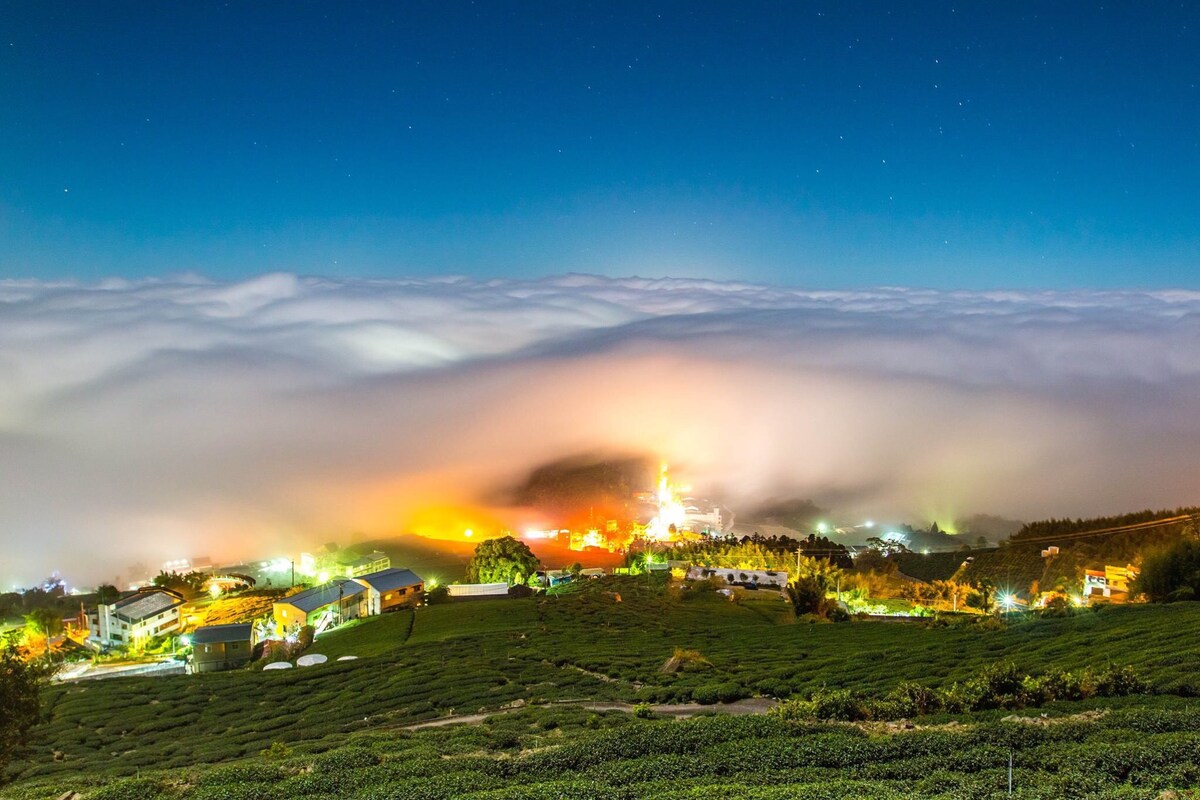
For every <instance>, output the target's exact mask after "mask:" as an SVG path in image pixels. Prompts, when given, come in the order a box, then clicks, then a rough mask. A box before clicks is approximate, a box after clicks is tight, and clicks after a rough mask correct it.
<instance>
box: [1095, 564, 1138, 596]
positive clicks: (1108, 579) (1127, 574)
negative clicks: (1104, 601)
mask: <svg viewBox="0 0 1200 800" xmlns="http://www.w3.org/2000/svg"><path fill="white" fill-rule="evenodd" d="M1137 574H1138V570H1137V567H1134V566H1133V565H1132V564H1127V565H1126V566H1124V567H1118V566H1113V565H1111V564H1106V565H1105V567H1104V569H1102V570H1101V569H1085V570H1084V571H1083V597H1084V600H1087V599H1088V598H1093V597H1104V598H1108V599H1109V600H1117V601H1123V600H1127V599H1128V598H1129V584H1130V582H1131V581H1132V580H1133V579H1134V578H1136V577H1137Z"/></svg>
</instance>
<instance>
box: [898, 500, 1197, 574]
mask: <svg viewBox="0 0 1200 800" xmlns="http://www.w3.org/2000/svg"><path fill="white" fill-rule="evenodd" d="M1197 513H1200V512H1198V511H1197V509H1194V508H1184V509H1177V510H1174V511H1170V510H1167V511H1143V512H1138V513H1136V514H1126V515H1122V516H1119V517H1100V518H1095V519H1077V520H1044V521H1041V522H1031V523H1028V524H1027V525H1025V526H1024V527H1023V528H1022V529H1021V530H1020V531H1019V532H1018V533H1017V534H1015V535H1014V536H1013V538H1012V539H1010V540H1008V541H1006V542H1003V543H1002V544H1001V545H1000V546H999V547H992V548H984V549H976V550H959V551H955V552H952V553H930V554H928V555H925V554H921V553H904V554H900V555H895V556H892V560H893V561H895V562H896V564H897V566H898V567H899V569H900V571H901V572H903V573H904V574H906V575H910V576H912V577H914V578H918V579H920V580H926V581H932V580H946V579H948V578H951V577H957V578H958V579H960V580H965V581H968V582H971V583H977V582H979V581H981V580H985V579H986V580H990V581H991V582H992V583H993V584H994V585H996V586H998V587H1002V588H1005V589H1009V590H1011V591H1015V592H1020V593H1022V594H1026V595H1027V594H1028V593H1029V592H1031V590H1032V589H1033V588H1034V587H1035V586H1036V587H1037V588H1038V589H1039V590H1040V591H1048V590H1051V589H1055V588H1058V587H1061V588H1063V589H1066V590H1068V591H1078V588H1079V585H1080V581H1081V580H1082V578H1083V571H1084V570H1085V569H1103V568H1104V565H1105V564H1112V565H1118V566H1124V565H1125V564H1137V563H1139V562H1140V560H1141V557H1142V555H1143V554H1144V553H1147V552H1149V551H1151V550H1155V549H1158V548H1162V547H1165V546H1167V545H1168V544H1170V543H1171V542H1173V541H1175V540H1177V539H1178V538H1179V537H1180V536H1182V535H1185V532H1186V531H1187V530H1189V526H1190V525H1191V524H1192V523H1191V520H1190V519H1189V515H1195V514H1197ZM1051 546H1056V547H1058V548H1059V552H1058V554H1057V555H1052V556H1045V557H1044V556H1043V555H1042V551H1043V550H1045V549H1048V548H1050V547H1051ZM967 559H970V562H969V563H965V565H964V562H966V561H967Z"/></svg>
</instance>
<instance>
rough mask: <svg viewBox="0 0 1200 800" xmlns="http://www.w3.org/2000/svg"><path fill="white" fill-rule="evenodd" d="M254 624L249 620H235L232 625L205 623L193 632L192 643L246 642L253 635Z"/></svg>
mask: <svg viewBox="0 0 1200 800" xmlns="http://www.w3.org/2000/svg"><path fill="white" fill-rule="evenodd" d="M253 634H254V625H253V624H251V623H249V622H235V623H232V624H230V625H204V626H203V627H200V628H196V630H195V632H194V633H192V644H222V643H224V642H244V641H248V640H250V639H251V638H252V637H253Z"/></svg>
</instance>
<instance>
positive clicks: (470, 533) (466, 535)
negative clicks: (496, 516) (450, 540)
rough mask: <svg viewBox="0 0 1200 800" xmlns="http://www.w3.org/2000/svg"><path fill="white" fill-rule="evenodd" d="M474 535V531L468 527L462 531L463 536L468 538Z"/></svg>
mask: <svg viewBox="0 0 1200 800" xmlns="http://www.w3.org/2000/svg"><path fill="white" fill-rule="evenodd" d="M474 535H475V531H473V530H471V529H470V528H467V529H466V530H465V531H463V536H465V537H467V538H468V539H470V538H471V537H472V536H474Z"/></svg>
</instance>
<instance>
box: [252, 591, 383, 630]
mask: <svg viewBox="0 0 1200 800" xmlns="http://www.w3.org/2000/svg"><path fill="white" fill-rule="evenodd" d="M367 591H368V590H367V587H366V586H364V585H363V584H361V583H359V582H358V581H354V580H351V579H350V578H334V579H333V580H331V581H328V582H327V583H323V584H321V585H320V586H314V587H313V588H312V589H305V590H304V591H303V592H298V593H296V594H293V595H289V596H287V597H285V598H283V599H282V600H277V601H275V603H274V617H275V624H276V625H277V626H278V628H279V630H280V631H281V632H282V631H287V630H293V629H299V628H302V627H304V626H305V625H311V626H312V627H313V628H316V630H317V632H318V633H320V632H321V631H323V630H325V629H326V628H329V627H332V626H333V625H338V624H340V623H342V622H345V621H346V620H350V619H358V618H359V617H365V616H367V615H368V613H369V609H368V607H367Z"/></svg>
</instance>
